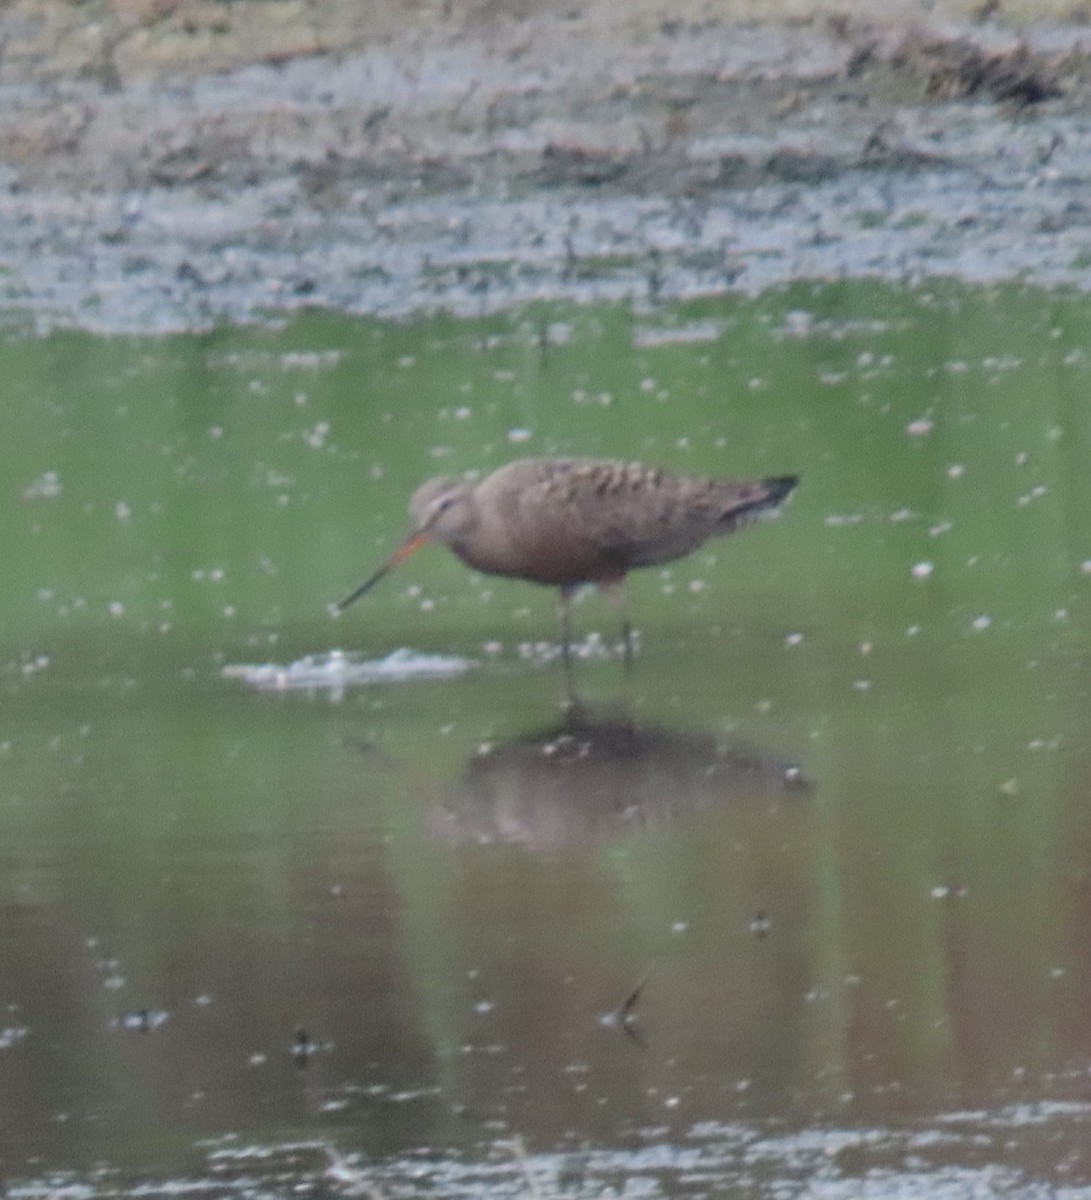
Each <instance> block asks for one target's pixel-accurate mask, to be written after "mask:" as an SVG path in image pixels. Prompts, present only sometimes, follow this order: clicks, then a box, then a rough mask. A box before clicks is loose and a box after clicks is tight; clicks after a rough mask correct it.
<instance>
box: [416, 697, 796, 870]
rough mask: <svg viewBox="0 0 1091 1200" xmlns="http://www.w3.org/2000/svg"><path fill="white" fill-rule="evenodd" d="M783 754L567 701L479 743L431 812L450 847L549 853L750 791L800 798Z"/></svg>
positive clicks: (671, 819) (743, 796)
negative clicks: (547, 718) (559, 713)
mask: <svg viewBox="0 0 1091 1200" xmlns="http://www.w3.org/2000/svg"><path fill="white" fill-rule="evenodd" d="M810 786H811V785H810V783H809V782H808V781H807V779H806V778H805V777H804V775H803V773H802V772H801V770H800V768H799V767H798V765H797V764H795V763H794V762H792V761H790V760H788V759H787V758H785V757H782V756H778V755H771V754H767V753H764V752H762V751H759V750H756V749H754V748H753V747H749V746H746V745H744V744H742V743H740V742H737V741H732V740H728V739H725V738H717V737H715V736H714V735H712V734H708V733H690V732H683V731H678V730H670V729H665V728H661V727H656V726H645V727H641V726H638V725H636V724H635V723H634V722H632V721H630V720H628V719H625V718H622V717H616V716H613V717H611V716H592V715H591V714H590V713H589V711H588V710H587V709H586V708H585V707H582V706H579V707H576V708H573V709H572V710H571V711H570V712H569V713H568V715H567V719H566V720H565V721H564V722H563V723H561V724H560V725H559V726H557V727H554V728H550V729H547V730H544V731H541V732H539V733H534V734H529V735H526V736H523V737H519V738H515V739H513V740H512V741H509V742H506V743H503V744H501V745H497V746H491V747H484V748H482V750H481V751H480V752H479V753H477V754H475V755H474V757H473V758H472V759H471V760H470V761H469V763H468V764H467V766H466V769H465V771H464V772H463V774H462V776H461V778H459V779H458V780H457V781H456V782H455V783H454V784H452V785H451V787H449V788H448V789H447V791H446V793H445V794H444V796H443V798H442V801H441V802H440V804H439V805H438V806H437V808H436V809H435V810H434V811H433V812H432V813H431V814H430V816H429V826H430V829H431V831H432V832H433V833H434V834H435V835H436V836H438V837H440V838H442V839H443V840H446V841H449V842H451V843H455V844H490V843H498V844H506V845H519V846H522V847H524V848H526V849H528V850H534V851H550V850H558V849H562V848H564V847H569V846H573V847H579V846H584V845H587V844H591V843H596V842H602V841H606V840H608V839H611V838H615V837H619V836H622V835H624V834H626V833H628V832H631V831H634V830H648V829H654V828H656V827H660V826H664V825H667V824H670V823H673V822H675V821H677V820H679V819H682V818H684V817H686V816H687V815H688V814H691V813H697V812H702V811H707V810H711V809H714V808H716V807H718V806H720V805H723V804H724V803H726V802H733V801H742V800H745V799H747V798H751V799H758V800H766V801H777V800H780V799H782V798H784V797H788V796H800V795H806V794H807V793H808V792H809V791H810Z"/></svg>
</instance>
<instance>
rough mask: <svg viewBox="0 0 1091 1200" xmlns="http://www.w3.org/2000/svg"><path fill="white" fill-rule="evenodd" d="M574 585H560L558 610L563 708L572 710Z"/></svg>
mask: <svg viewBox="0 0 1091 1200" xmlns="http://www.w3.org/2000/svg"><path fill="white" fill-rule="evenodd" d="M575 590H576V589H575V588H574V587H569V586H566V585H563V584H562V586H561V600H560V604H559V605H558V612H559V615H560V618H561V665H562V666H563V667H564V691H565V708H566V709H567V710H569V711H572V710H573V709H574V708H575V706H576V686H575V680H574V679H573V677H572V595H573V593H574V592H575Z"/></svg>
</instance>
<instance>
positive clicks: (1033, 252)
mask: <svg viewBox="0 0 1091 1200" xmlns="http://www.w3.org/2000/svg"><path fill="white" fill-rule="evenodd" d="M23 7H25V6H23ZM44 7H45V8H48V7H49V6H48V5H47V6H44ZM63 7H64V8H65V9H72V8H73V7H75V8H87V9H92V8H94V7H95V6H94V5H82V6H71V5H68V6H63ZM145 7H148V8H149V12H150V13H151V16H152V17H154V18H155V20H152V19H151V18H149V17H146V18H145V19H144V20H142V21H140V22H136V23H135V24H134V23H131V22H130V24H129V25H125V24H124V23H121V24H118V20H117V17H116V13H115V14H114V17H113V18H111V19H113V20H114V26H110V25H109V22H108V21H107V22H106V23H105V25H104V26H100V25H94V24H88V25H87V28H86V29H84V30H83V31H82V32H83V34H84V36H83V38H82V40H81V39H80V38H79V37H78V36H76V34H77V33H78V32H79V30H77V31H76V32H73V30H72V29H71V28H70V27H69V26H65V27H64V28H63V29H60V30H59V31H58V30H53V37H54V41H53V42H52V43H49V42H48V39H47V38H46V33H45V32H43V30H45V31H48V30H49V28H50V27H48V25H47V24H44V23H42V22H39V23H38V24H35V22H34V20H31V19H30V18H29V17H28V16H27V14H26V13H25V12H23V11H22V10H21V9H20V7H19V6H16V7H15V8H14V9H12V10H10V11H9V12H8V14H7V15H6V16H5V17H4V18H0V39H2V40H0V46H2V48H3V51H4V54H3V58H2V60H0V62H2V69H0V308H2V310H3V311H4V312H5V314H7V318H8V320H9V323H10V324H12V325H15V326H16V327H19V328H25V327H26V325H27V324H28V323H29V324H30V325H31V327H34V328H38V329H49V328H53V327H57V326H76V327H85V328H89V329H95V330H102V331H141V332H155V331H167V330H185V329H195V328H206V327H208V326H210V325H212V324H215V323H216V322H219V321H223V320H243V321H245V320H254V319H267V318H269V317H270V316H275V314H277V313H282V312H284V311H287V310H290V309H293V308H297V307H300V306H310V305H313V306H322V307H330V308H335V309H341V310H345V311H350V312H358V313H369V314H376V315H383V316H404V315H408V314H412V313H415V312H422V311H429V310H435V309H449V310H452V311H455V312H459V313H479V312H482V311H488V310H491V309H495V308H499V307H503V306H507V305H512V304H518V303H523V302H527V301H532V300H536V299H576V300H585V299H606V300H609V299H629V300H633V301H638V302H641V301H643V302H652V303H654V302H657V301H660V300H670V299H673V298H679V297H686V296H692V295H698V294H708V293H718V292H723V291H727V290H740V291H745V292H757V291H760V290H761V289H763V288H766V287H769V286H770V285H775V284H778V283H782V282H785V281H788V280H792V279H800V278H819V279H829V278H839V277H853V276H874V277H881V278H886V279H895V280H905V281H909V282H914V281H919V280H921V279H925V278H928V277H934V276H943V275H949V276H957V277H959V278H962V279H968V280H978V281H998V280H1009V279H1016V278H1022V279H1026V280H1028V281H1032V282H1035V283H1040V284H1044V285H1049V286H1053V285H1067V286H1072V287H1076V288H1086V287H1088V286H1089V285H1091V241H1089V236H1091V30H1089V29H1087V28H1085V27H1084V26H1083V25H1080V24H1077V23H1073V22H1069V23H1056V24H1051V25H1049V26H1044V25H1037V26H1029V27H1022V28H1019V29H1016V28H1014V27H1006V26H1004V25H1001V24H998V23H995V22H994V21H993V20H992V19H991V17H989V15H988V12H987V10H982V11H981V13H980V14H979V19H978V20H976V21H973V20H969V21H966V22H964V23H961V24H954V23H941V22H940V21H938V20H937V19H936V18H935V17H934V16H933V17H930V18H929V22H930V23H929V24H927V25H921V24H919V23H918V24H909V23H907V22H905V21H900V22H899V23H898V24H896V25H894V24H889V23H888V24H876V23H875V22H874V21H864V20H862V19H859V20H857V19H853V20H850V19H848V18H845V17H843V16H840V17H839V16H836V15H834V16H828V15H822V14H818V13H815V14H805V15H803V16H794V17H792V18H791V19H783V20H780V21H776V22H772V23H768V22H766V23H760V24H759V23H753V22H749V23H748V22H728V21H727V20H724V19H720V18H718V17H715V16H708V15H707V14H704V15H701V14H700V13H698V12H697V10H694V12H692V13H690V12H689V8H688V7H687V6H686V5H681V6H675V9H676V11H677V12H679V13H681V14H683V15H681V16H672V17H662V16H660V17H656V16H654V14H650V13H649V11H648V10H646V9H644V8H640V7H639V6H638V7H637V8H634V9H633V10H632V11H633V12H634V13H639V14H640V19H637V17H635V16H632V15H631V14H630V15H628V16H625V17H624V18H623V17H622V15H620V13H621V10H619V9H617V8H616V6H611V5H609V4H602V3H600V4H590V5H579V4H573V5H572V6H571V7H570V8H568V9H567V10H565V9H555V8H553V7H551V6H549V5H543V6H542V7H541V9H540V10H539V11H536V12H535V13H534V15H527V14H526V13H522V12H520V11H517V10H516V9H515V8H514V7H511V6H509V7H508V8H506V9H505V8H502V7H501V6H493V7H491V8H489V7H487V8H484V9H482V10H481V11H478V12H475V13H474V14H473V19H470V17H468V16H466V15H465V14H463V15H462V16H461V17H460V15H459V13H458V11H457V10H452V7H451V6H450V5H444V6H440V7H436V8H434V9H427V10H425V9H419V10H414V12H416V13H417V15H418V17H420V19H419V20H416V21H412V22H406V21H404V20H403V21H402V22H401V24H400V26H399V24H398V21H397V20H396V14H393V13H392V12H390V11H387V9H385V8H384V6H382V5H379V6H377V7H376V10H375V13H377V14H378V15H375V14H373V22H374V28H373V29H372V30H371V33H372V35H373V36H367V32H366V31H361V30H360V29H358V28H356V27H353V28H352V29H349V30H347V31H346V29H345V28H342V27H341V26H335V24H334V23H332V22H330V23H328V24H327V25H325V26H323V25H321V24H315V23H312V24H311V25H310V26H307V27H306V28H305V29H302V28H301V27H300V28H297V27H295V26H293V27H292V28H291V30H290V31H289V33H285V32H284V29H281V35H282V36H281V38H280V40H279V41H277V40H276V38H274V37H272V35H271V34H270V33H269V28H270V27H269V26H268V23H267V24H266V25H265V26H255V27H253V28H250V27H249V26H243V27H241V28H240V29H238V30H235V34H236V37H235V40H234V41H232V40H231V38H230V37H229V36H228V35H229V34H230V33H231V30H230V28H228V27H227V26H224V27H223V28H220V27H217V26H215V24H214V22H212V18H211V17H210V16H209V15H208V14H209V13H210V12H211V13H212V14H213V15H215V14H216V13H217V12H220V13H222V14H223V13H229V12H231V11H235V10H234V9H233V8H231V7H225V8H223V9H222V10H221V9H220V8H218V7H217V6H214V5H211V6H210V5H205V6H203V7H202V8H201V9H200V10H197V9H193V11H195V12H196V11H199V12H200V13H201V14H203V16H202V18H201V19H202V20H203V21H205V25H201V24H200V22H198V23H197V25H196V26H195V27H194V28H192V29H191V30H190V38H191V42H192V43H193V44H194V45H197V46H203V47H205V51H204V54H203V56H202V55H197V54H195V53H194V54H190V53H189V52H188V51H187V55H188V56H187V55H180V54H178V53H175V54H174V55H173V57H171V56H170V55H166V54H165V53H157V51H162V48H163V46H170V45H172V44H173V43H171V42H170V39H169V38H167V37H166V35H165V33H162V34H161V31H160V30H159V29H158V25H157V22H159V21H160V20H163V21H167V20H168V19H169V20H173V19H174V18H175V17H177V15H178V14H177V12H176V11H175V10H176V9H180V8H184V6H180V5H177V4H174V5H171V4H160V5H158V6H156V5H151V6H150V7H149V6H145ZM137 8H139V6H137ZM268 9H269V12H271V13H272V12H274V11H279V10H277V6H275V5H270V6H268ZM120 10H121V8H120V6H119V11H120ZM244 11H249V10H244ZM194 19H196V18H194ZM222 19H223V20H224V21H228V17H227V16H223V17H222ZM384 20H385V22H386V23H385V24H384V23H383V21H384ZM229 24H230V22H229V21H228V25H229ZM407 24H408V25H410V27H409V28H406V25H407ZM206 25H207V28H206ZM217 28H219V32H220V34H221V35H222V37H221V41H220V42H217V41H216V38H215V36H214V34H215V32H216V30H217ZM111 29H113V33H111ZM171 29H172V30H173V26H172V27H171ZM104 30H105V31H104ZM273 32H274V33H275V32H276V26H275V24H274V26H273ZM160 34H161V36H160ZM240 37H241V38H243V39H244V41H245V39H247V38H249V39H250V46H251V51H252V53H251V55H250V57H249V60H248V59H247V56H246V54H245V53H244V52H243V51H244V50H245V45H244V46H240V45H239V38H240ZM35 38H37V39H38V40H37V41H35ZM157 39H158V40H157ZM202 39H203V40H202ZM263 39H264V40H263ZM221 42H222V45H221ZM187 45H189V43H187ZM43 46H44V47H45V48H44V49H43V48H42V47H43ZM213 46H216V47H219V48H218V49H217V50H216V53H213V50H212V47H213ZM223 46H227V47H228V49H226V50H225V49H223ZM36 47H37V49H36ZM190 49H191V50H192V46H190ZM217 56H218V57H217ZM209 64H212V65H213V66H215V67H217V68H218V69H217V70H215V71H209V70H208V69H207V67H208V65H209Z"/></svg>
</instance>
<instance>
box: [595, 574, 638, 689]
mask: <svg viewBox="0 0 1091 1200" xmlns="http://www.w3.org/2000/svg"><path fill="white" fill-rule="evenodd" d="M624 585H625V578H624V576H623V577H622V578H621V579H616V580H612V581H611V582H609V583H600V584H599V589H600V590H601V592H602V594H603V595H604V596H605V597H606V599H607V600H609V601H610V603H611V605H613V607H614V608H615V609H616V610H617V612H618V614H619V615H620V617H621V653H622V658H623V660H624V662H625V666H626V668H629V667H631V666H632V663H633V628H632V626H631V625H630V624H629V614H628V613H627V612H626V611H625V591H624Z"/></svg>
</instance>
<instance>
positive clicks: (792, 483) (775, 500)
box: [721, 475, 799, 532]
mask: <svg viewBox="0 0 1091 1200" xmlns="http://www.w3.org/2000/svg"><path fill="white" fill-rule="evenodd" d="M798 486H799V476H798V475H771V476H769V477H768V478H767V479H759V480H756V481H755V482H754V483H750V484H745V485H743V487H742V488H741V490H740V494H737V495H735V496H734V497H733V498H732V501H731V503H729V504H728V505H727V506H726V507H725V508H724V512H723V516H722V517H721V523H722V524H723V526H724V532H730V531H731V530H733V529H738V528H740V527H741V526H743V525H749V524H750V522H751V521H756V520H757V519H758V518H759V517H763V516H775V515H776V513H777V511H778V510H779V508H780V506H781V505H782V504H783V503H784V501H785V500H787V499H788V497H789V496H790V495H791V494H792V492H794V491H795V489H796V488H797V487H798Z"/></svg>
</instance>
